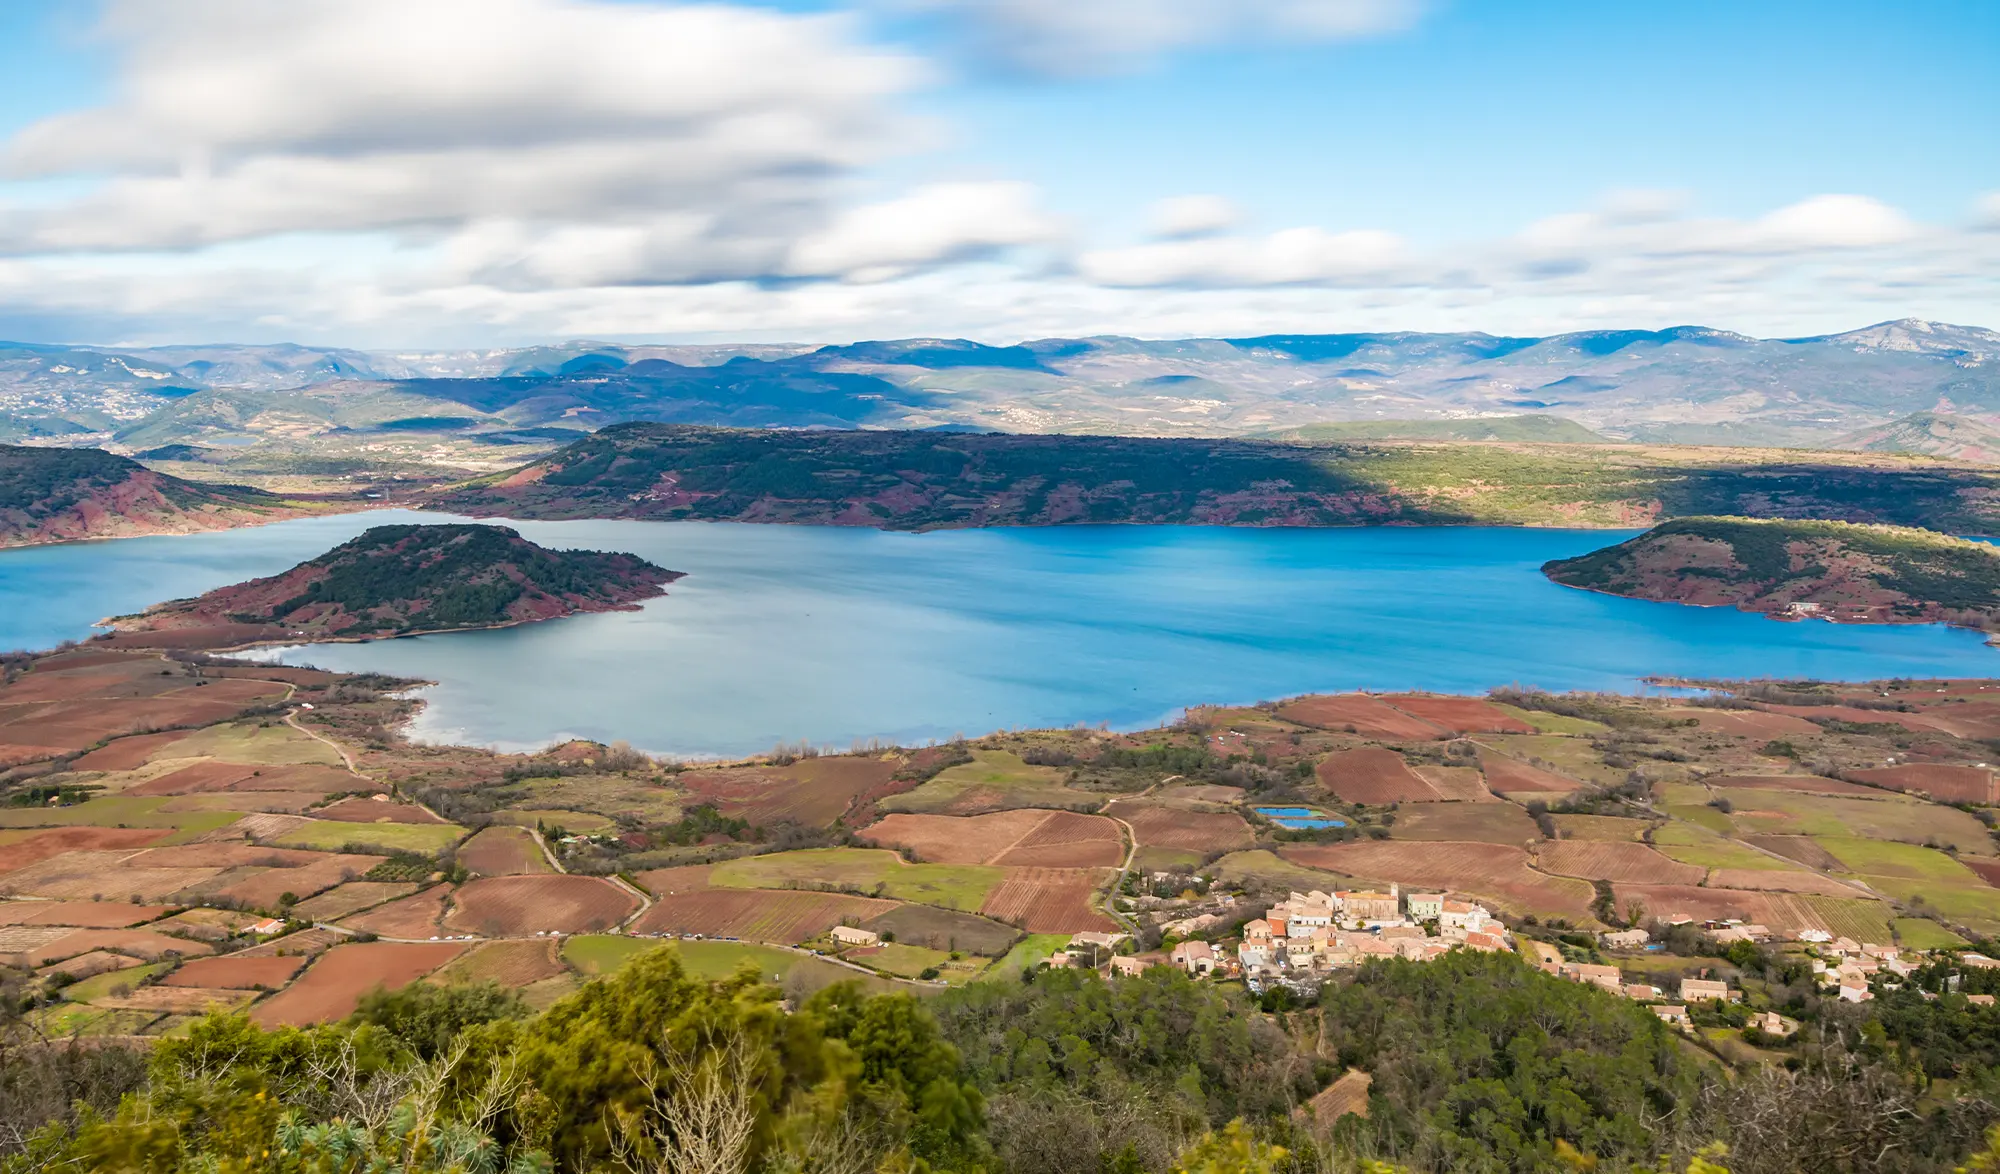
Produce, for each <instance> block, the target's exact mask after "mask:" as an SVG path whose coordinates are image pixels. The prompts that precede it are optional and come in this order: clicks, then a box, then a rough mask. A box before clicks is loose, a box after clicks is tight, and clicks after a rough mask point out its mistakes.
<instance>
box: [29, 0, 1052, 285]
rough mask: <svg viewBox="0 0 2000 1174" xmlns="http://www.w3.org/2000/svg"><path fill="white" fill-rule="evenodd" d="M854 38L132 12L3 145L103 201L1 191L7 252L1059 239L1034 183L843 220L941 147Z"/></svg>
mask: <svg viewBox="0 0 2000 1174" xmlns="http://www.w3.org/2000/svg"><path fill="white" fill-rule="evenodd" d="M850 32H851V26H850V22H849V21H847V20H845V19H841V18H834V17H824V16H818V17H802V16H796V15H785V14H780V13H775V12H770V11H765V10H761V9H753V8H747V7H727V6H722V5H705V6H693V5H681V4H668V3H658V2H654V3H610V2H606V0H287V2H286V3H284V4H271V3H267V2H265V0H113V3H112V6H111V8H110V9H109V11H108V13H107V15H106V17H105V20H104V24H103V29H102V35H103V36H104V37H105V38H106V39H107V40H108V41H109V43H110V44H111V46H112V47H113V49H114V50H115V52H116V53H117V54H118V58H119V60H120V62H121V70H120V73H119V76H118V80H117V85H116V87H115V92H114V95H113V97H112V98H111V99H110V100H109V101H108V102H106V103H105V104H103V105H101V106H98V107H94V108H90V109H83V110H77V111H72V112H68V113H64V114H60V115H57V116H54V117H51V118H47V119H44V120H43V121H41V122H38V123H35V124H33V125H31V126H29V127H27V128H26V129H24V130H23V131H21V132H20V133H19V134H18V135H17V136H16V137H15V138H14V139H13V141H12V142H11V143H8V144H7V145H6V147H5V149H4V154H0V158H4V166H5V169H6V172H7V174H9V175H11V176H12V177H14V178H16V179H17V180H18V179H32V180H53V181H56V183H57V185H58V186H59V187H61V186H65V185H67V186H72V187H73V186H77V185H82V186H84V187H85V188H86V189H87V190H85V191H84V193H83V194H81V195H77V196H73V197H69V198H65V199H56V200H43V201H41V202H35V203H29V202H25V201H19V202H16V203H14V204H12V205H6V204H0V252H12V253H14V254H16V255H27V254H37V253H55V252H105V251H116V250H134V251H143V250H156V249H195V248H201V247H206V246H212V245H215V244H218V243H224V242H231V241H241V240H250V239H257V238H266V237H272V236H276V235H280V234H286V233H316V232H329V231H331V232H351V233H362V232H391V233H398V234H403V235H405V236H406V237H410V238H411V239H440V238H442V239H445V240H446V241H447V244H446V245H445V247H444V248H443V250H442V254H443V257H444V259H445V264H446V268H447V270H448V271H449V272H450V273H451V274H452V275H454V276H458V277H467V278H477V279H480V280H486V281H491V282H494V283H497V284H502V285H523V284H526V285H534V284H545V283H555V284H607V283H622V282H641V283H643V282H662V281H664V282H699V281H712V280H722V279H730V278H757V277H767V276H783V275H785V274H786V273H787V272H789V270H788V269H787V266H788V265H790V264H791V262H792V260H793V259H794V258H795V257H799V256H804V257H807V258H809V260H808V261H807V262H806V271H808V272H810V273H811V274H812V275H815V276H841V275H843V274H844V272H845V270H837V269H836V267H835V266H834V263H833V260H832V258H834V257H836V256H837V257H838V259H839V263H840V265H842V266H847V267H851V268H852V269H853V270H855V271H857V272H858V271H862V270H867V271H869V272H871V273H880V272H882V271H884V267H885V266H887V267H895V268H905V267H908V266H911V265H916V264H922V263H927V262H930V261H939V260H947V259H951V258H954V257H958V256H962V255H965V254H966V253H968V252H972V251H977V250H978V249H981V248H985V247H991V246H994V245H1000V244H1009V243H1015V242H1017V241H1019V240H1023V239H1041V238H1042V237H1043V236H1045V235H1046V231H1045V229H1044V228H1043V227H1039V226H1034V225H1031V224H1030V222H1031V221H1035V220H1036V218H1037V217H1036V214H1034V213H1033V212H1032V211H1031V210H1030V209H1029V208H1028V207H1027V200H1028V197H1027V194H1026V193H1025V192H1024V191H1023V190H1021V189H1018V188H1000V187H994V188H986V189H980V188H978V187H976V186H970V185H959V186H957V187H953V188H941V189H937V190H932V191H929V192H926V193H919V194H918V195H916V196H913V197H911V199H912V200H913V201H915V203H914V204H912V205H907V206H902V207H900V208H899V209H896V210H899V211H900V212H903V213H909V214H913V215H916V216H918V219H917V220H916V221H913V222H912V223H913V225H914V226H915V227H916V228H918V229H920V230H921V231H920V233H919V234H918V235H919V236H920V237H921V239H920V240H918V239H898V236H897V233H895V232H893V231H888V230H887V229H888V228H891V227H893V226H890V225H885V224H883V223H881V222H880V221H879V216H880V213H874V214H872V215H876V216H877V217H878V220H877V221H875V222H871V221H870V220H869V219H868V217H869V216H870V215H871V213H869V212H868V211H867V210H861V211H857V212H854V213H850V214H849V215H848V217H847V218H846V219H837V215H838V208H837V204H838V197H839V196H840V195H841V194H842V193H843V192H844V191H845V190H846V189H847V186H848V184H847V181H848V179H849V178H850V177H851V176H853V175H854V174H855V173H856V172H857V170H858V169H859V168H861V167H863V166H865V165H868V164H870V163H873V162H876V161H879V160H881V159H883V158H884V157H885V156H887V155H890V154H892V153H894V152H897V151H900V150H905V149H908V148H909V147H911V146H912V145H913V144H914V143H916V142H917V141H918V136H917V132H916V130H915V128H914V127H913V125H912V124H911V123H909V122H908V121H907V120H905V119H903V118H901V117H900V116H899V115H897V114H896V112H895V111H894V110H893V108H892V107H891V106H890V104H889V102H888V99H890V98H892V97H893V96H895V95H897V94H898V93H900V92H903V91H906V90H908V89H910V88H911V87H913V86H914V85H916V84H918V82H919V81H920V80H922V78H923V77H924V76H925V74H926V70H925V68H924V67H923V65H922V64H921V63H920V62H918V61H916V60H915V59H912V58H910V57H907V56H904V55H900V54H893V53H888V52H884V51H881V50H877V49H874V48H870V47H867V46H864V45H861V44H859V43H857V42H855V41H854V40H853V39H852V38H851V36H850ZM954 200H956V201H958V202H960V203H961V204H963V209H962V210H961V212H960V213H957V214H954V213H953V212H951V211H950V210H949V209H948V208H947V205H948V204H951V203H952V202H953V201H954ZM891 207H892V209H895V208H896V206H893V205H892V206H891ZM988 215H991V216H992V217H994V219H993V220H991V221H986V220H984V219H983V218H984V217H985V216H988ZM954 233H956V235H954ZM828 234H832V235H828ZM866 242H872V243H873V245H874V246H875V247H876V248H878V249H879V250H880V251H881V255H879V256H876V255H871V254H870V253H869V250H868V249H867V248H865V247H863V245H864V243H866Z"/></svg>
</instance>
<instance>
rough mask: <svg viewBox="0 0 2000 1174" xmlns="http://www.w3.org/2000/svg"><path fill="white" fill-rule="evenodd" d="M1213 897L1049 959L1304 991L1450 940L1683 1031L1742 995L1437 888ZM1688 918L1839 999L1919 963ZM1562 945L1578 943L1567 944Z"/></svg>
mask: <svg viewBox="0 0 2000 1174" xmlns="http://www.w3.org/2000/svg"><path fill="white" fill-rule="evenodd" d="M1221 900H1222V902H1223V903H1224V906H1223V908H1222V909H1221V910H1219V911H1212V912H1205V913H1201V914H1198V915H1195V916H1192V917H1185V918H1180V919H1176V920H1169V921H1165V922H1163V923H1161V924H1160V926H1159V928H1160V930H1161V931H1162V933H1163V935H1164V937H1163V940H1162V946H1163V948H1162V949H1159V950H1154V951H1150V952H1145V953H1130V952H1126V951H1129V950H1131V949H1132V948H1133V945H1134V944H1135V943H1134V939H1133V938H1132V936H1131V935H1129V934H1126V933H1111V932H1094V931H1093V932H1084V933H1078V934H1074V935H1072V936H1071V938H1070V940H1069V944H1068V946H1067V947H1066V948H1065V949H1063V950H1060V951H1058V952H1057V953H1056V954H1054V955H1053V956H1052V957H1050V958H1049V960H1048V965H1049V966H1050V967H1052V968H1071V967H1084V968H1091V969H1096V970H1098V971H1099V972H1101V973H1105V974H1108V975H1127V976H1129V975H1136V974H1141V973H1144V972H1145V971H1147V970H1149V969H1151V968H1153V967H1156V966H1172V967H1174V968H1177V969H1179V970H1182V971H1184V972H1186V973H1187V974H1188V975H1190V976H1192V977H1196V978H1212V979H1216V980H1224V981H1241V982H1243V983H1244V984H1245V985H1246V986H1247V987H1248V988H1249V990H1250V991H1251V993H1253V994H1257V995H1262V994H1264V993H1265V992H1267V991H1271V990H1275V989H1284V990H1287V991H1290V992H1291V993H1293V994H1294V995H1298V996H1310V995H1312V994H1314V993H1316V992H1317V991H1318V989H1319V987H1320V986H1321V985H1322V984H1323V983H1324V982H1325V981H1326V980H1327V978H1328V977H1329V976H1330V975H1331V974H1332V973H1333V972H1335V971H1339V970H1344V969H1351V968H1353V967H1357V966H1360V965H1361V964H1363V963H1365V962H1367V961H1369V960H1370V959H1375V958H1403V959H1407V960H1409V961H1412V962H1428V961H1431V960H1433V959H1436V958H1438V957H1440V956H1441V955H1443V954H1445V953H1447V952H1449V951H1452V950H1478V951H1487V952H1492V951H1515V952H1518V953H1520V954H1521V955H1522V956H1523V957H1524V958H1527V959H1528V960H1530V961H1531V962H1532V963H1533V964H1534V965H1535V966H1536V967H1537V968H1538V969H1540V970H1543V971H1545V972H1547V973H1548V974H1551V975H1554V976H1556V977H1558V978H1564V979H1568V980H1570V981H1572V982H1579V983H1587V984H1590V985H1592V986H1596V987H1599V988H1601V989H1602V990H1605V991H1607V992H1609V993H1611V994H1614V995H1618V996H1620V997H1623V998H1627V999H1631V1000H1633V1001H1634V1002H1637V1003H1642V1004H1646V1005H1648V1006H1649V1007H1650V1008H1651V1010H1652V1012H1653V1014H1655V1015H1656V1016H1658V1017H1659V1018H1660V1019H1661V1020H1662V1021H1663V1022H1665V1023H1667V1024H1669V1025H1671V1026H1673V1027H1676V1028H1680V1029H1682V1030H1684V1031H1690V1032H1692V1031H1693V1030H1694V1027H1695V1024H1694V1021H1693V1018H1692V1017H1691V1016H1690V1014H1689V1008H1690V1007H1693V1006H1700V1005H1703V1004H1717V1005H1725V1006H1726V1005H1733V1004H1737V1003H1740V1002H1741V1001H1742V998H1743V992H1742V991H1741V990H1740V989H1738V988H1737V987H1734V986H1732V985H1730V983H1729V982H1728V981H1726V980H1725V979H1722V978H1714V977H1682V978H1681V979H1680V980H1679V982H1678V984H1677V985H1675V986H1674V987H1673V988H1672V989H1664V988H1662V987H1660V986H1656V985H1654V984H1652V983H1647V982H1632V981H1628V980H1627V977H1626V975H1625V973H1624V971H1623V970H1621V968H1620V967H1619V966H1618V965H1616V964H1615V961H1616V959H1617V957H1618V955H1619V954H1620V953H1626V954H1631V955H1639V954H1644V953H1647V952H1652V951H1657V950H1659V949H1660V948H1661V947H1660V946H1659V945H1658V944H1657V943H1656V942H1655V941H1654V939H1655V937H1656V933H1655V931H1653V930H1649V929H1642V928H1632V929H1620V930H1607V931H1604V932H1602V933H1600V934H1598V935H1597V943H1598V946H1599V947H1600V948H1601V951H1602V952H1603V954H1604V956H1607V957H1610V958H1612V959H1613V962H1583V961H1576V960H1573V959H1570V958H1568V957H1566V956H1565V951H1564V949H1563V948H1561V947H1559V946H1557V945H1555V944H1553V943H1550V942H1547V941H1543V940H1540V939H1539V938H1534V937H1528V936H1524V935H1521V934H1516V933H1514V932H1512V931H1510V930H1509V929H1508V928H1507V927H1506V926H1505V925H1504V924H1502V922H1501V921H1500V920H1499V918H1497V917H1496V916H1495V915H1494V914H1493V912H1492V911H1491V910H1489V909H1487V908H1486V907H1485V906H1484V905H1481V904H1479V903H1477V902H1474V901H1465V900H1459V899H1456V898H1454V897H1452V896H1450V895H1448V894H1444V893H1433V892H1423V893H1403V892H1401V891H1400V886H1398V885H1394V884H1392V885H1390V886H1389V891H1388V892H1386V893H1384V892H1375V891H1368V890H1356V891H1347V890H1337V891H1334V892H1323V891H1321V890H1317V889H1315V890H1312V891H1310V892H1304V893H1301V892H1296V891H1294V892H1292V893H1290V894H1289V895H1288V896H1286V897H1285V898H1284V899H1283V900H1280V901H1277V902H1275V903H1274V904H1272V905H1270V907H1269V908H1268V909H1266V910H1265V912H1264V914H1263V916H1261V917H1254V918H1251V919H1249V920H1248V921H1245V922H1243V923H1242V925H1241V928H1240V931H1239V932H1238V933H1236V934H1233V935H1231V934H1220V933H1218V931H1226V930H1228V929H1229V928H1230V927H1231V926H1232V925H1233V924H1234V923H1233V921H1232V919H1231V918H1230V917H1229V916H1228V908H1229V906H1232V905H1234V903H1235V901H1236V898H1234V897H1223V898H1221ZM1689 924H1693V923H1692V922H1691V921H1690V920H1689V919H1685V918H1679V919H1672V920H1670V921H1667V922H1663V923H1660V926H1659V928H1661V929H1672V928H1675V927H1677V926H1680V925H1689ZM1696 928H1698V929H1700V930H1701V931H1702V932H1703V934H1704V935H1705V937H1706V938H1707V939H1708V940H1709V941H1711V942H1713V943H1714V944H1715V945H1717V946H1719V947H1725V948H1726V947H1728V946H1729V945H1731V944H1733V943H1737V942H1748V943H1753V944H1756V945H1760V946H1762V945H1766V944H1778V945H1787V946H1788V947H1789V948H1790V949H1793V950H1796V951H1798V952H1800V953H1801V954H1802V955H1803V956H1804V957H1805V958H1806V959H1807V960H1808V962H1809V966H1810V970H1811V973H1812V975H1813V976H1814V979H1815V981H1816V982H1817V984H1818V985H1819V987H1820V988H1821V990H1822V992H1823V993H1825V994H1827V995H1830V996H1832V997H1834V998H1837V999H1839V1000H1841V1001H1843V1002H1848V1003H1865V1002H1868V1001H1870V1000H1872V999H1874V997H1875V990H1876V987H1877V985H1878V984H1879V985H1880V987H1881V989H1884V990H1897V989H1899V987H1900V983H1901V981H1902V980H1903V979H1905V978H1907V977H1908V976H1909V975H1910V974H1911V973H1913V972H1914V971H1915V970H1916V969H1917V968H1918V967H1919V966H1921V965H1922V964H1923V962H1924V961H1925V960H1926V957H1927V954H1928V952H1926V951H1920V950H1904V949H1902V948H1900V947H1898V946H1894V945H1881V944H1877V943H1873V942H1857V941H1855V940H1853V939H1851V938H1847V937H1836V936H1834V935H1833V934H1831V933H1827V932H1826V931H1823V930H1811V929H1808V930H1801V931H1799V932H1798V933H1797V934H1796V935H1794V936H1792V937H1790V938H1782V937H1781V936H1780V935H1777V934H1774V933H1773V932H1772V931H1771V930H1770V929H1769V928H1768V927H1766V926H1763V925H1758V924H1754V923H1744V922H1741V921H1725V922H1714V923H1705V924H1701V925H1699V926H1697V927H1696ZM1202 935H1207V936H1202ZM1211 938H1215V939H1216V940H1210V939H1211ZM1232 938H1233V939H1234V940H1233V941H1232V940H1231V939H1232ZM1176 939H1178V940H1176ZM1169 943H1171V944H1169ZM1571 952H1577V951H1576V950H1575V947H1571ZM1952 957H1953V958H1955V959H1956V961H1957V962H1958V964H1960V965H1963V966H1966V967H1971V968H1974V969H1996V968H2000V960H1996V959H1993V958H1989V957H1987V956H1985V955H1983V954H1979V953H1973V952H1954V953H1953V955H1952ZM1704 973H1705V972H1704ZM1922 993H1923V995H1924V997H1925V998H1927V999H1935V998H1936V997H1937V995H1936V994H1935V993H1934V992H1930V991H1924V992H1922ZM1967 1000H1968V1002H1970V1003H1971V1004H1973V1005H1975V1006H1992V1005H1993V1004H1994V996H1992V995H1986V994H1973V995H1968V996H1967ZM1745 1026H1747V1027H1750V1028H1754V1029H1756V1030H1757V1031H1760V1032H1762V1033H1763V1034H1764V1035H1766V1036H1768V1037H1770V1038H1773V1039H1779V1040H1782V1039H1786V1038H1789V1037H1790V1036H1792V1035H1793V1034H1794V1033H1795V1032H1796V1031H1797V1030H1798V1024H1797V1022H1795V1021H1794V1020H1791V1019H1789V1018H1786V1017H1785V1016H1782V1015H1779V1014H1778V1013H1777V1012H1775V1011H1763V1012H1757V1013H1753V1014H1751V1015H1750V1016H1749V1018H1748V1021H1747V1023H1746V1024H1745Z"/></svg>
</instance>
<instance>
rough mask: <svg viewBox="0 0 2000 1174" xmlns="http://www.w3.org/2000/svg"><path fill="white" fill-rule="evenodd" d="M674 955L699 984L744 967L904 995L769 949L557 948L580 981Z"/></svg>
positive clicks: (638, 944)
mask: <svg viewBox="0 0 2000 1174" xmlns="http://www.w3.org/2000/svg"><path fill="white" fill-rule="evenodd" d="M662 947H664V948H667V949H672V950H677V951H679V952H680V956H681V965H682V966H684V967H686V968H687V971H688V973H689V974H692V975H695V976H697V977H700V978H727V977H729V976H730V975H731V974H734V973H736V970H737V968H738V967H740V966H742V965H743V964H744V963H745V962H748V963H750V964H752V965H754V966H755V967H757V970H758V973H759V974H761V975H763V976H764V978H765V979H767V980H770V981H776V982H784V981H786V980H787V979H790V978H792V977H793V976H794V975H795V974H797V975H798V976H799V977H800V978H801V980H802V981H803V982H804V983H805V984H806V985H808V986H811V987H813V988H815V989H817V988H818V987H822V986H826V985H828V984H830V983H834V982H845V981H849V980H852V981H856V982H859V983H861V984H862V985H863V986H866V987H868V988H870V989H871V990H888V989H892V988H893V989H896V990H910V989H912V988H910V987H908V986H905V985H902V984H892V983H890V982H889V981H888V980H887V979H880V978H870V977H869V976H868V975H865V974H862V973H860V972H859V971H855V970H850V969H848V968H847V967H845V966H840V965H837V964H835V963H833V962H829V961H827V960H826V959H824V958H815V957H813V956H812V955H810V954H797V953H793V952H792V951H790V950H779V949H776V948H773V947H771V946H755V945H751V944H749V943H747V942H660V941H657V940H655V939H652V938H628V937H621V936H619V935H617V934H577V935H576V936H574V937H572V938H570V939H569V940H567V941H565V942H564V943H563V960H564V961H566V962H568V963H569V964H570V965H571V966H574V967H576V968H577V970H579V971H580V972H582V973H583V974H584V975H585V976H586V977H594V976H597V975H601V974H609V973H610V972H612V971H614V970H617V969H618V968H619V967H620V966H623V965H624V964H625V963H626V962H628V961H630V960H631V959H632V958H633V957H634V956H636V955H638V954H642V953H644V952H645V951H647V950H654V949H660V948H662Z"/></svg>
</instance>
